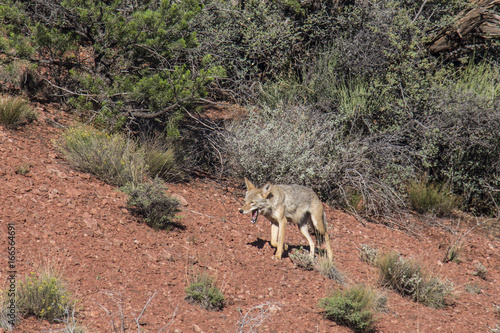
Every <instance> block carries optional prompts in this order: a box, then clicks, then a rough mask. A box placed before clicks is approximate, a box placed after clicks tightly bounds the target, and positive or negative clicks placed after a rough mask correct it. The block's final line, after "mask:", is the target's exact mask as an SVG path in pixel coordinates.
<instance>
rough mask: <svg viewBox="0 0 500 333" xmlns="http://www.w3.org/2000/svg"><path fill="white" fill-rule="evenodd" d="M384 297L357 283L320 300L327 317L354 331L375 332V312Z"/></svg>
mask: <svg viewBox="0 0 500 333" xmlns="http://www.w3.org/2000/svg"><path fill="white" fill-rule="evenodd" d="M381 300H382V298H381V297H380V295H379V294H378V293H377V292H376V291H374V290H372V289H371V288H369V287H367V286H364V285H356V286H352V287H349V288H347V289H345V290H336V291H334V292H333V293H332V295H331V296H329V297H326V298H323V299H321V300H320V304H319V306H320V307H321V308H323V309H324V311H325V317H326V318H327V319H330V320H333V321H335V322H336V323H337V324H339V325H344V326H347V327H349V328H351V329H352V330H353V331H354V332H375V318H374V317H375V316H374V313H375V311H376V310H377V308H378V307H379V306H380V303H381Z"/></svg>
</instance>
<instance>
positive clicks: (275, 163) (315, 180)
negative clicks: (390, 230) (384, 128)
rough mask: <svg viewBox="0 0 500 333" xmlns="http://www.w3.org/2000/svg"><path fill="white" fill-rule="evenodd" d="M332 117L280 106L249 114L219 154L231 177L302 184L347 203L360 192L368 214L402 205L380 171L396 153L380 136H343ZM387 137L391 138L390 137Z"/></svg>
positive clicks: (231, 130)
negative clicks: (353, 193) (223, 155)
mask: <svg viewBox="0 0 500 333" xmlns="http://www.w3.org/2000/svg"><path fill="white" fill-rule="evenodd" d="M340 122H341V120H339V119H338V118H336V117H335V115H333V114H328V113H321V112H317V111H315V110H312V109H311V108H307V107H293V106H284V105H283V106H281V107H278V108H276V109H270V108H264V109H262V110H255V111H253V112H250V114H249V116H248V117H247V118H244V119H239V120H237V121H234V122H232V123H230V124H229V125H228V127H227V140H226V145H225V146H224V148H223V149H224V153H225V156H226V158H227V162H228V168H229V170H230V171H231V172H232V173H233V175H235V176H238V177H241V178H243V176H246V177H248V178H251V179H255V180H256V181H257V182H258V183H265V182H267V181H271V182H273V183H281V184H291V183H294V184H302V185H306V186H309V187H312V188H313V189H315V190H316V191H317V192H318V193H319V194H320V195H321V196H322V197H323V198H324V199H329V200H332V199H337V200H339V201H344V202H348V194H349V193H350V192H351V191H356V192H357V193H361V195H362V196H363V200H364V205H365V206H366V207H367V210H368V211H370V212H380V211H385V210H390V209H394V208H396V207H398V206H399V205H401V201H400V198H399V197H398V196H397V194H396V193H395V191H394V189H393V186H392V184H391V183H390V181H389V179H388V178H387V179H384V177H385V174H384V171H386V170H387V169H389V168H391V167H392V166H391V163H392V159H394V158H399V156H400V155H401V149H399V147H397V146H395V145H394V143H393V142H387V141H386V139H387V138H383V137H364V138H363V137H362V136H361V135H360V134H359V133H356V131H355V130H354V129H353V132H347V133H345V132H344V128H342V127H339V126H338V124H339V123H340ZM391 139H392V138H391Z"/></svg>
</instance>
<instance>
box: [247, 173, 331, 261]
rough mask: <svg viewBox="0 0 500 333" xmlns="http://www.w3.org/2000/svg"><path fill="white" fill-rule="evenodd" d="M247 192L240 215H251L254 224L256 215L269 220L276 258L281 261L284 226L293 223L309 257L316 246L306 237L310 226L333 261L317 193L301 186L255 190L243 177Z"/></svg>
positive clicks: (275, 186)
mask: <svg viewBox="0 0 500 333" xmlns="http://www.w3.org/2000/svg"><path fill="white" fill-rule="evenodd" d="M245 183H246V186H247V192H246V194H245V204H244V205H243V207H241V208H240V213H242V214H248V213H252V220H251V221H252V223H255V222H257V218H258V217H259V214H262V215H264V216H265V217H266V218H267V219H268V220H269V221H271V246H273V247H276V248H277V249H276V254H275V255H274V256H275V258H277V259H281V256H282V255H283V248H284V246H285V228H286V223H287V221H288V222H291V223H294V224H296V225H297V226H298V227H299V229H300V232H301V233H302V235H304V237H305V238H306V239H307V241H308V242H309V247H310V256H311V257H314V250H315V243H314V242H313V240H312V238H311V235H309V230H308V229H309V227H312V229H313V230H314V232H315V234H316V241H317V242H318V245H320V244H321V243H322V242H323V241H324V243H325V246H326V253H327V256H328V259H330V260H332V259H333V254H332V249H331V247H330V236H329V235H328V232H327V230H326V228H327V225H326V217H325V212H324V210H323V204H322V203H321V201H320V200H319V198H318V196H317V195H316V193H314V191H313V190H311V189H310V188H307V187H305V186H301V185H271V184H270V183H267V184H266V185H264V186H263V187H262V188H256V187H255V186H254V185H253V184H252V182H250V181H249V180H248V179H246V178H245Z"/></svg>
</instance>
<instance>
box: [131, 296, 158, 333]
mask: <svg viewBox="0 0 500 333" xmlns="http://www.w3.org/2000/svg"><path fill="white" fill-rule="evenodd" d="M155 295H156V291H155V292H154V294H153V296H151V297H150V298H149V299H148V301H147V302H146V305H144V307H143V308H142V311H141V313H140V314H139V317H137V318H136V317H135V316H134V315H132V317H134V319H135V323H136V324H137V333H141V325H140V324H139V319H141V317H142V315H143V314H144V311H146V308H147V307H148V305H149V302H151V300H152V299H153V297H155Z"/></svg>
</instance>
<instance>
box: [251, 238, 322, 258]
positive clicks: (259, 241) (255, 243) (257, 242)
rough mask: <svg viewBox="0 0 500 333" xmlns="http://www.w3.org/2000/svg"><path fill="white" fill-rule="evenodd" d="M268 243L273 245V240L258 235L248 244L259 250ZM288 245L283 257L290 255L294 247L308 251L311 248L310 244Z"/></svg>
mask: <svg viewBox="0 0 500 333" xmlns="http://www.w3.org/2000/svg"><path fill="white" fill-rule="evenodd" d="M266 244H269V246H271V241H267V240H264V239H262V238H258V237H257V239H256V240H254V241H253V242H250V243H247V245H251V246H253V247H256V248H258V249H259V250H261V249H263V248H264V246H265V245H266ZM287 245H288V249H287V250H285V251H283V257H288V254H289V253H291V252H292V251H293V250H294V249H296V250H301V249H305V250H307V251H310V250H311V249H310V248H309V246H308V245H292V244H289V243H287ZM273 249H274V248H273ZM318 250H319V251H318ZM315 252H316V253H318V252H319V253H321V252H323V250H320V249H316V251H315Z"/></svg>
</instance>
